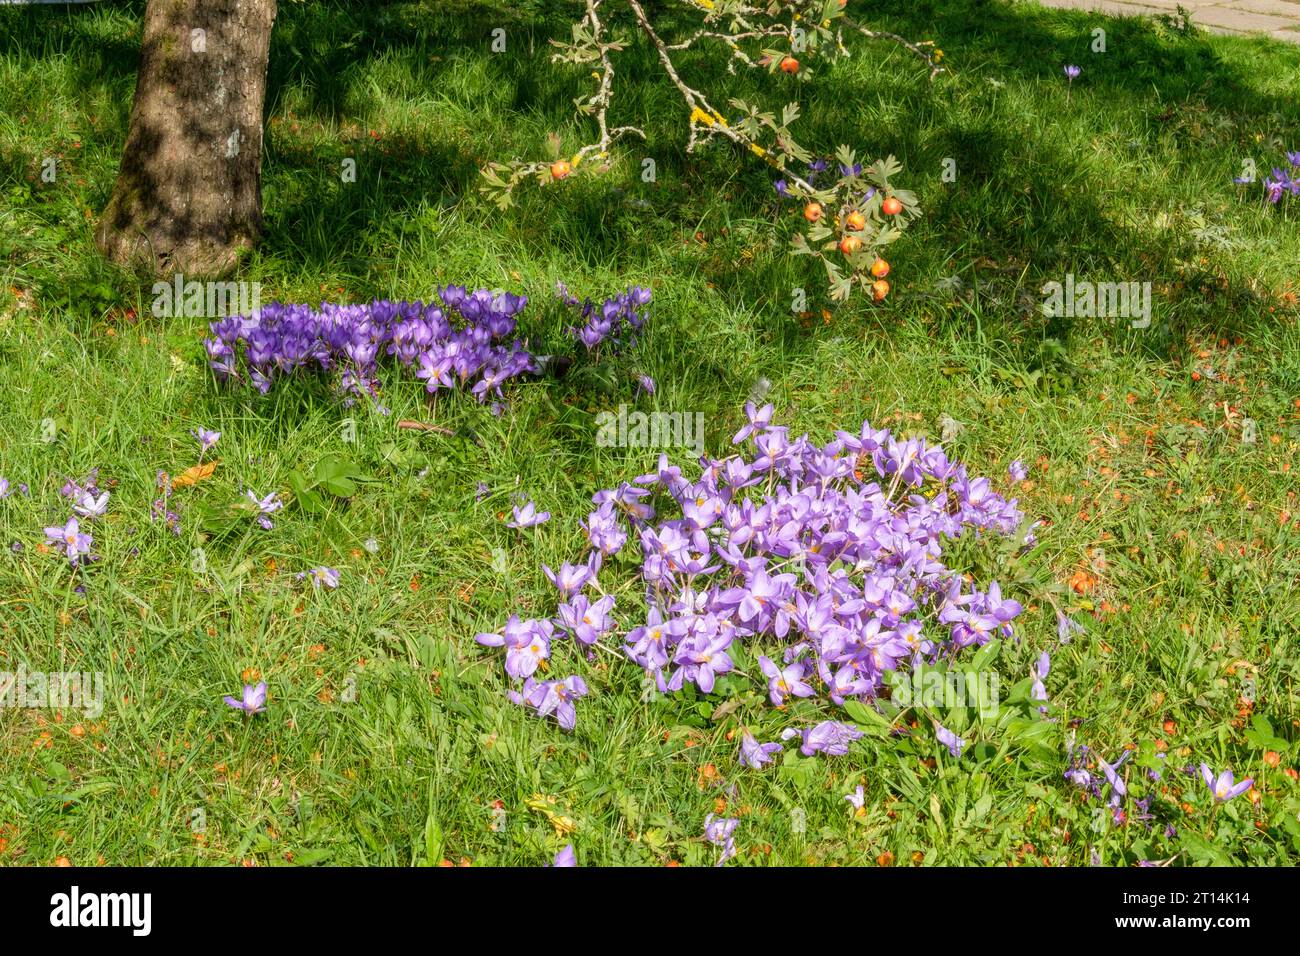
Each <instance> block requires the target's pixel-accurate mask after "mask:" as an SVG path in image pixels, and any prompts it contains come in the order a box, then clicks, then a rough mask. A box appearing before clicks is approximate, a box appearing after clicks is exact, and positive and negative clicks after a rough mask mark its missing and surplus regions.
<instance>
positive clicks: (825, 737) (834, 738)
mask: <svg viewBox="0 0 1300 956" xmlns="http://www.w3.org/2000/svg"><path fill="white" fill-rule="evenodd" d="M796 736H797V737H801V738H802V743H801V744H800V747H799V752H800V753H801V754H803V755H804V756H805V757H811V756H812V755H813V754H815V753H824V754H826V755H827V756H828V757H842V756H844V755H845V754H846V753H848V752H849V744H851V743H853V741H855V740H857V739H859V738H860V737H862V736H863V734H862V731H860V730H858V729H857V728H856V727H853V726H851V725H849V724H841V723H839V722H837V721H834V720H823V721H822V722H821V723H820V724H817V725H816V726H815V727H809V728H807V729H806V730H798V729H796V728H794V727H791V728H789V729H788V730H784V731H782V732H781V739H783V740H788V739H789V738H791V737H796Z"/></svg>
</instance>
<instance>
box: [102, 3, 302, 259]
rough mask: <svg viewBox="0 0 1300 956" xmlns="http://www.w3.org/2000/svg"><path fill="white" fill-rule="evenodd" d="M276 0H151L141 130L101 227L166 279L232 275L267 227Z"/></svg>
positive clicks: (128, 255) (139, 81)
mask: <svg viewBox="0 0 1300 956" xmlns="http://www.w3.org/2000/svg"><path fill="white" fill-rule="evenodd" d="M275 14H276V0H149V3H148V6H147V8H146V9H145V15H144V42H143V47H142V49H141V52H140V71H139V74H138V76H137V77H136V84H135V100H134V102H133V103H132V106H131V128H130V130H129V131H128V133H127V137H126V146H125V147H124V149H123V150H122V161H121V164H120V166H119V168H118V173H117V182H116V184H115V185H114V187H113V195H112V198H111V199H110V200H109V202H108V207H107V208H106V209H105V210H104V214H103V216H102V218H101V220H100V223H99V228H98V229H97V230H96V232H95V241H96V243H97V244H98V245H99V248H100V249H101V250H102V251H103V253H104V254H105V255H106V256H108V257H109V258H110V259H112V260H113V261H115V262H118V263H121V264H123V265H127V266H132V267H142V268H145V269H148V270H150V271H151V272H152V273H153V274H155V275H171V274H175V273H181V274H182V275H185V276H191V275H192V276H196V277H203V276H219V275H223V274H225V273H228V272H229V271H231V270H232V269H233V268H234V266H235V264H236V262H237V261H238V257H239V254H240V252H241V251H242V250H245V249H247V248H249V247H251V246H252V245H253V244H254V243H255V242H256V241H257V239H258V236H259V235H260V233H261V229H262V104H263V100H264V99H265V95H266V63H267V57H268V54H269V52H270V47H271V26H272V24H273V23H274V22H275Z"/></svg>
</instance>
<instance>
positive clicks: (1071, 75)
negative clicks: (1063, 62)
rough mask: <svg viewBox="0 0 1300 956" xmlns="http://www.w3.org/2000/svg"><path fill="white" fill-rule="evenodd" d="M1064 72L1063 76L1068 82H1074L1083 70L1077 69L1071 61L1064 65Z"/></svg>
mask: <svg viewBox="0 0 1300 956" xmlns="http://www.w3.org/2000/svg"><path fill="white" fill-rule="evenodd" d="M1064 72H1065V78H1066V79H1067V80H1069V81H1070V82H1074V81H1075V80H1077V79H1078V78H1079V74H1080V73H1082V72H1083V70H1081V69H1079V68H1078V67H1077V66H1075V65H1074V64H1073V63H1071V64H1069V65H1068V66H1066V67H1065V70H1064Z"/></svg>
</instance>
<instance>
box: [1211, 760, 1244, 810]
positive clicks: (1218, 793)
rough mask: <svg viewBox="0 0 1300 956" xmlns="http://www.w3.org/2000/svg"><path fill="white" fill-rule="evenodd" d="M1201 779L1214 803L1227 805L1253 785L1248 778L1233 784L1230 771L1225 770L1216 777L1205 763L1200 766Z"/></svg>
mask: <svg viewBox="0 0 1300 956" xmlns="http://www.w3.org/2000/svg"><path fill="white" fill-rule="evenodd" d="M1201 779H1202V780H1204V781H1205V785H1206V786H1207V787H1209V788H1210V792H1211V793H1212V794H1214V802H1215V803H1227V802H1228V801H1229V800H1231V799H1233V798H1234V797H1239V796H1241V795H1242V794H1243V793H1245V792H1246V791H1247V790H1249V789H1250V788H1251V786H1252V785H1253V784H1254V783H1255V781H1254V780H1253V779H1251V778H1250V777H1247V778H1246V779H1245V780H1243V781H1241V782H1240V783H1234V782H1233V776H1232V771H1231V770H1225V771H1223V773H1221V774H1219V775H1218V776H1217V777H1216V776H1215V775H1214V771H1212V770H1211V769H1210V766H1209V764H1205V763H1203V764H1201Z"/></svg>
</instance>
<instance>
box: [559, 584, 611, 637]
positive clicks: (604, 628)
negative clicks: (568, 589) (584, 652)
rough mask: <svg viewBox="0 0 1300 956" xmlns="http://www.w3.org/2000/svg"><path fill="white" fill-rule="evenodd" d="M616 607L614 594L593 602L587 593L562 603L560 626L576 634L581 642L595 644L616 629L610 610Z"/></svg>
mask: <svg viewBox="0 0 1300 956" xmlns="http://www.w3.org/2000/svg"><path fill="white" fill-rule="evenodd" d="M613 608H614V596H613V595H612V594H607V595H605V596H604V597H602V598H601V599H600V600H598V601H596V602H594V603H593V602H591V601H589V600H588V599H587V596H586V595H585V594H579V595H576V596H575V597H574V598H573V600H571V601H568V602H567V603H565V604H561V605H560V607H559V609H558V611H557V613H556V616H557V618H558V619H559V625H560V627H561V628H562V629H563V630H565V631H568V632H569V633H570V634H572V635H573V636H574V638H575V639H577V641H578V642H579V643H580V644H586V645H591V644H595V643H596V642H597V641H598V640H600V639H601V638H602V637H603V636H605V635H606V634H608V633H609V632H610V631H612V630H613V629H614V621H613V619H612V618H611V617H610V616H609V612H610V611H611V610H613Z"/></svg>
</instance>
